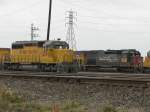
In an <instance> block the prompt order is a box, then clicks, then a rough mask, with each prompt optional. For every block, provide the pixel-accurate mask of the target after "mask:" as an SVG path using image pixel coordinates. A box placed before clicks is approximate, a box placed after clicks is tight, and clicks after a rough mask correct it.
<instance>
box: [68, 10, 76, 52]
mask: <svg viewBox="0 0 150 112" xmlns="http://www.w3.org/2000/svg"><path fill="white" fill-rule="evenodd" d="M76 16H77V13H76V12H74V11H72V10H70V11H67V17H66V18H67V23H66V25H67V26H68V29H67V35H66V42H67V43H68V44H69V46H70V48H71V49H72V50H76V49H77V46H76V38H75V31H74V25H75V21H76Z"/></svg>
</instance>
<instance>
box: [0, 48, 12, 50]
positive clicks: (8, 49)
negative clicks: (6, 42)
mask: <svg viewBox="0 0 150 112" xmlns="http://www.w3.org/2000/svg"><path fill="white" fill-rule="evenodd" d="M0 50H10V48H0Z"/></svg>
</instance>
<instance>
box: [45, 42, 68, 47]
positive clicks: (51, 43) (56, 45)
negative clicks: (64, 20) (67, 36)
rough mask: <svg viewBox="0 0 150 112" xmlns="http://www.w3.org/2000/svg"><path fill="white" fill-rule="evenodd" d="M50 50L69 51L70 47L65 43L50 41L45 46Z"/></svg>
mask: <svg viewBox="0 0 150 112" xmlns="http://www.w3.org/2000/svg"><path fill="white" fill-rule="evenodd" d="M44 47H45V48H48V49H69V45H68V44H67V43H66V42H65V41H48V42H46V43H45V44H44Z"/></svg>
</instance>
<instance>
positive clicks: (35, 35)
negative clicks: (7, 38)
mask: <svg viewBox="0 0 150 112" xmlns="http://www.w3.org/2000/svg"><path fill="white" fill-rule="evenodd" d="M36 31H39V28H38V27H35V26H34V24H31V41H33V40H34V38H35V37H39V35H38V34H37V33H36Z"/></svg>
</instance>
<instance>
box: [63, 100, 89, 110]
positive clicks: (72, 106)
mask: <svg viewBox="0 0 150 112" xmlns="http://www.w3.org/2000/svg"><path fill="white" fill-rule="evenodd" d="M86 110H87V109H86V108H85V107H84V106H83V105H81V104H80V103H78V102H75V101H67V102H65V103H64V104H63V105H62V108H61V112H86Z"/></svg>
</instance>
